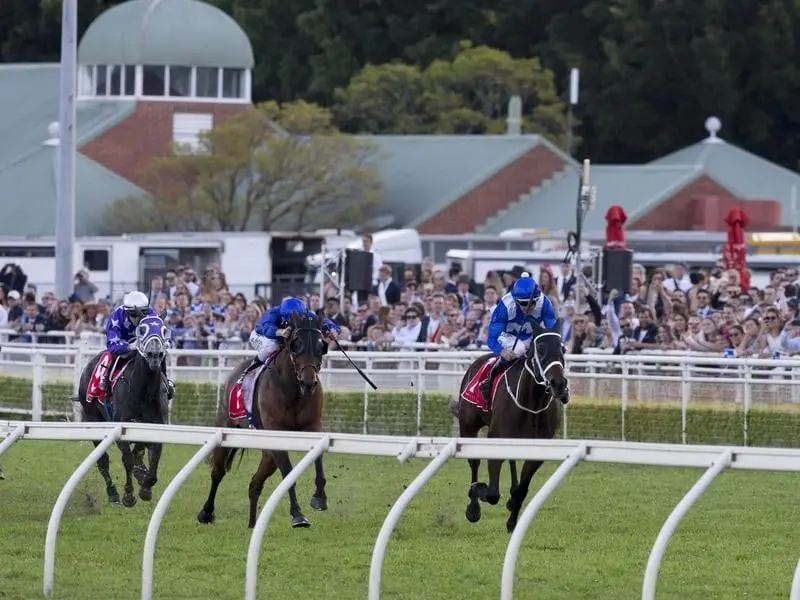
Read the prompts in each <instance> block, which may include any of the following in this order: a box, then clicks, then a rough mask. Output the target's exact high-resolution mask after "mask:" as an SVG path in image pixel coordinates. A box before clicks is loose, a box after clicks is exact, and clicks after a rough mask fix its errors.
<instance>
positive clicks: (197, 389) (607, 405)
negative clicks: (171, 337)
mask: <svg viewBox="0 0 800 600" xmlns="http://www.w3.org/2000/svg"><path fill="white" fill-rule="evenodd" d="M95 352H96V349H91V348H86V347H84V346H83V345H78V346H75V347H70V346H66V347H63V346H62V347H57V346H55V347H54V346H44V345H43V346H36V347H31V346H30V345H18V346H13V347H12V346H4V347H3V348H2V349H1V350H0V385H2V386H3V390H4V394H3V397H2V398H0V414H4V415H9V416H10V415H13V416H15V417H17V416H19V417H21V418H31V419H32V420H34V421H38V420H41V419H61V420H64V419H65V418H66V419H72V418H73V407H74V403H73V402H72V401H71V398H72V396H73V395H74V393H75V391H76V389H77V382H78V379H79V377H80V369H81V368H82V367H83V366H84V365H85V364H86V363H87V362H88V359H89V358H90V357H91V356H92V355H93V354H94V353H95ZM250 356H252V353H251V352H245V351H232V350H217V351H181V350H174V351H172V352H171V353H170V362H171V365H170V372H171V375H172V377H173V378H174V379H175V380H176V382H177V393H176V397H175V399H174V401H173V404H172V407H171V411H170V422H171V423H174V424H182V425H213V424H215V417H216V413H217V407H218V405H219V403H220V402H223V401H224V399H223V395H224V394H223V384H224V382H225V378H226V377H227V376H228V374H229V373H230V371H231V370H232V368H233V367H234V366H235V365H236V364H237V363H238V361H240V360H243V359H245V358H249V357H250ZM351 356H352V357H353V359H354V360H355V361H356V362H357V363H358V364H359V366H360V367H362V368H363V369H364V370H365V372H367V373H368V374H369V376H370V377H371V378H372V379H373V380H374V381H375V383H376V384H377V385H378V387H379V391H378V392H374V391H372V390H371V389H370V388H369V387H368V386H367V385H366V384H365V383H364V381H363V380H362V379H361V377H360V376H359V375H358V374H357V373H356V372H355V370H354V369H353V368H352V367H351V366H350V365H349V364H348V363H347V362H346V361H345V360H343V358H342V357H341V354H340V353H338V352H331V353H330V354H329V355H328V356H326V358H325V365H324V369H323V372H322V373H323V374H322V382H323V385H324V386H325V389H326V404H325V423H326V428H327V429H328V430H329V431H336V432H346V433H373V434H394V435H439V436H448V435H453V434H454V420H453V417H452V413H451V409H450V403H451V402H452V401H453V400H454V399H455V398H457V395H458V390H459V384H460V382H461V378H462V376H463V373H464V372H465V371H466V369H467V366H468V365H469V364H470V362H471V361H472V360H474V359H475V357H477V356H480V353H478V352H466V351H460V352H459V351H456V352H453V351H440V352H408V351H396V352H370V353H366V352H363V353H353V354H351ZM567 366H568V375H569V378H570V385H571V390H572V401H571V402H570V403H569V404H568V405H567V407H566V410H565V411H564V419H563V423H562V428H561V430H560V432H559V433H560V437H562V438H564V439H618V440H625V441H641V442H665V443H681V444H691V443H709V444H729V445H736V446H774V447H800V387H798V386H799V385H800V378H799V377H798V374H797V373H798V370H797V368H796V367H800V360H795V359H785V360H778V361H776V360H771V359H769V360H767V359H761V360H759V359H726V358H722V357H717V356H709V355H702V356H698V355H686V354H684V355H645V354H638V355H625V356H613V355H605V354H603V355H597V354H586V355H569V356H568V357H567Z"/></svg>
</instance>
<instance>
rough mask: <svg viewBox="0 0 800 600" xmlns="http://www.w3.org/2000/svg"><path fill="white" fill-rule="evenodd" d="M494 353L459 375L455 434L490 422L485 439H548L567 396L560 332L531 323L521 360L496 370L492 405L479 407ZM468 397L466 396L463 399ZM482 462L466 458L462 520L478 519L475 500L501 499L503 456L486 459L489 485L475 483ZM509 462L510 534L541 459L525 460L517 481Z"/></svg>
mask: <svg viewBox="0 0 800 600" xmlns="http://www.w3.org/2000/svg"><path fill="white" fill-rule="evenodd" d="M493 356H494V355H493V354H487V355H484V356H481V357H479V358H478V359H477V360H475V362H474V363H472V365H470V367H469V369H467V372H466V373H465V374H464V378H463V379H462V380H461V387H460V393H459V399H458V404H457V406H456V408H457V417H458V425H459V435H460V436H461V437H467V438H474V437H477V436H478V432H479V431H480V430H481V429H483V428H484V427H489V437H490V438H542V439H550V438H552V437H553V436H554V435H555V433H556V430H557V429H558V426H559V424H560V422H561V406H562V402H563V401H564V400H565V399H567V398H568V395H569V387H568V384H567V379H566V377H565V376H564V348H563V345H562V343H561V335H560V334H559V333H558V332H557V331H556V330H554V329H546V328H544V327H537V328H534V331H533V341H532V342H531V346H530V348H529V349H528V352H527V354H526V356H525V358H524V359H522V360H517V361H515V362H514V363H513V364H512V365H511V366H510V367H509V368H508V369H506V370H505V371H504V372H503V373H501V374H499V375H498V376H497V377H496V378H495V381H494V382H493V386H492V395H493V400H492V402H491V408H490V409H489V408H488V407H485V406H479V404H481V401H480V399H479V397H478V396H477V395H476V394H480V392H479V391H478V387H479V384H480V379H481V378H482V377H484V376H487V375H488V372H489V368H490V365H491V363H489V362H488V361H489V359H490V358H492V357H493ZM465 396H466V397H468V398H470V399H471V400H467V398H465ZM480 463H481V461H480V460H479V459H470V461H469V467H470V470H471V472H472V482H471V485H470V488H469V504H468V505H467V511H466V516H467V520H468V521H470V522H471V523H475V522H477V521H479V520H480V518H481V506H480V504H479V502H481V501H483V502H488V503H489V504H497V503H498V501H499V500H500V470H501V468H502V466H503V461H502V460H490V461H488V463H489V465H488V466H489V485H488V486H487V485H486V484H485V483H480V482H478V469H479V467H480ZM509 463H510V464H511V474H512V483H511V493H510V496H509V499H508V502H507V503H506V508H507V509H508V511H509V512H510V513H511V514H510V516H509V517H508V521H507V522H506V528H507V529H508V531H509V533H510V532H512V531H514V528H515V527H516V525H517V518H518V517H519V513H520V510H521V509H522V503H523V502H524V501H525V497H526V496H527V495H528V488H529V487H530V483H531V479H533V476H534V474H535V473H536V471H537V470H538V469H539V467H541V466H542V461H539V460H526V461H525V463H524V464H523V466H522V473H521V476H520V478H519V481H518V482H517V481H516V465H515V463H514V462H513V461H509Z"/></svg>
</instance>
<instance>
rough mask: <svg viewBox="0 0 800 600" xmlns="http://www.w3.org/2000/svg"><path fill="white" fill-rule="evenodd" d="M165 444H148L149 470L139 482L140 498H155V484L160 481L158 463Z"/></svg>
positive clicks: (147, 500)
mask: <svg viewBox="0 0 800 600" xmlns="http://www.w3.org/2000/svg"><path fill="white" fill-rule="evenodd" d="M163 448H164V444H147V471H145V475H144V477H142V479H141V481H140V482H139V485H140V487H139V498H141V499H142V500H144V501H146V502H149V501H150V500H152V499H153V486H154V485H155V484H156V483H158V463H159V462H160V461H161V450H162V449H163Z"/></svg>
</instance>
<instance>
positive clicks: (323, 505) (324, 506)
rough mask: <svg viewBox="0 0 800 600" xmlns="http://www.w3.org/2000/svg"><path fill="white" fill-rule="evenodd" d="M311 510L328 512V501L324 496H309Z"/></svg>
mask: <svg viewBox="0 0 800 600" xmlns="http://www.w3.org/2000/svg"><path fill="white" fill-rule="evenodd" d="M311 508H313V509H314V510H328V499H327V498H326V497H325V496H322V497H319V496H311Z"/></svg>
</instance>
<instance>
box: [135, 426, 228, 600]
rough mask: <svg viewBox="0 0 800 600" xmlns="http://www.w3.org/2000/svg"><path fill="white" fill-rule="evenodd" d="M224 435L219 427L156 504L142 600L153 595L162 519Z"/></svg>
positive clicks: (145, 559) (144, 558)
mask: <svg viewBox="0 0 800 600" xmlns="http://www.w3.org/2000/svg"><path fill="white" fill-rule="evenodd" d="M222 437H223V432H222V430H221V429H219V430H217V432H216V433H215V434H214V437H212V438H211V439H209V440H208V441H206V443H205V444H203V446H202V447H201V448H200V449H199V450H198V451H197V453H196V454H195V455H194V456H193V457H192V458H191V459H190V460H189V462H187V463H186V464H185V465H183V467H182V468H181V470H180V471H178V474H177V475H175V477H173V478H172V481H170V482H169V485H168V486H167V489H165V490H164V493H163V494H162V496H161V498H159V500H158V504H156V508H155V510H154V511H153V515H152V516H151V517H150V523H149V524H148V525H147V536H146V537H145V538H144V555H143V556H142V600H150V599H151V598H152V597H153V563H154V561H155V554H156V540H157V539H158V530H159V528H160V527H161V521H162V520H163V519H164V515H165V514H167V509H168V508H169V505H170V503H171V502H172V499H173V498H174V497H175V494H176V493H177V492H178V490H179V489H180V487H181V486H182V485H183V484H184V483H186V480H187V479H188V478H189V475H191V474H192V473H193V472H194V470H195V469H196V468H197V467H199V466H200V465H201V464H202V462H203V461H204V460H205V459H206V457H207V456H208V455H209V454H211V453H212V452H213V451H214V449H215V448H217V447H218V446H219V445H220V444H221V443H222Z"/></svg>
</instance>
